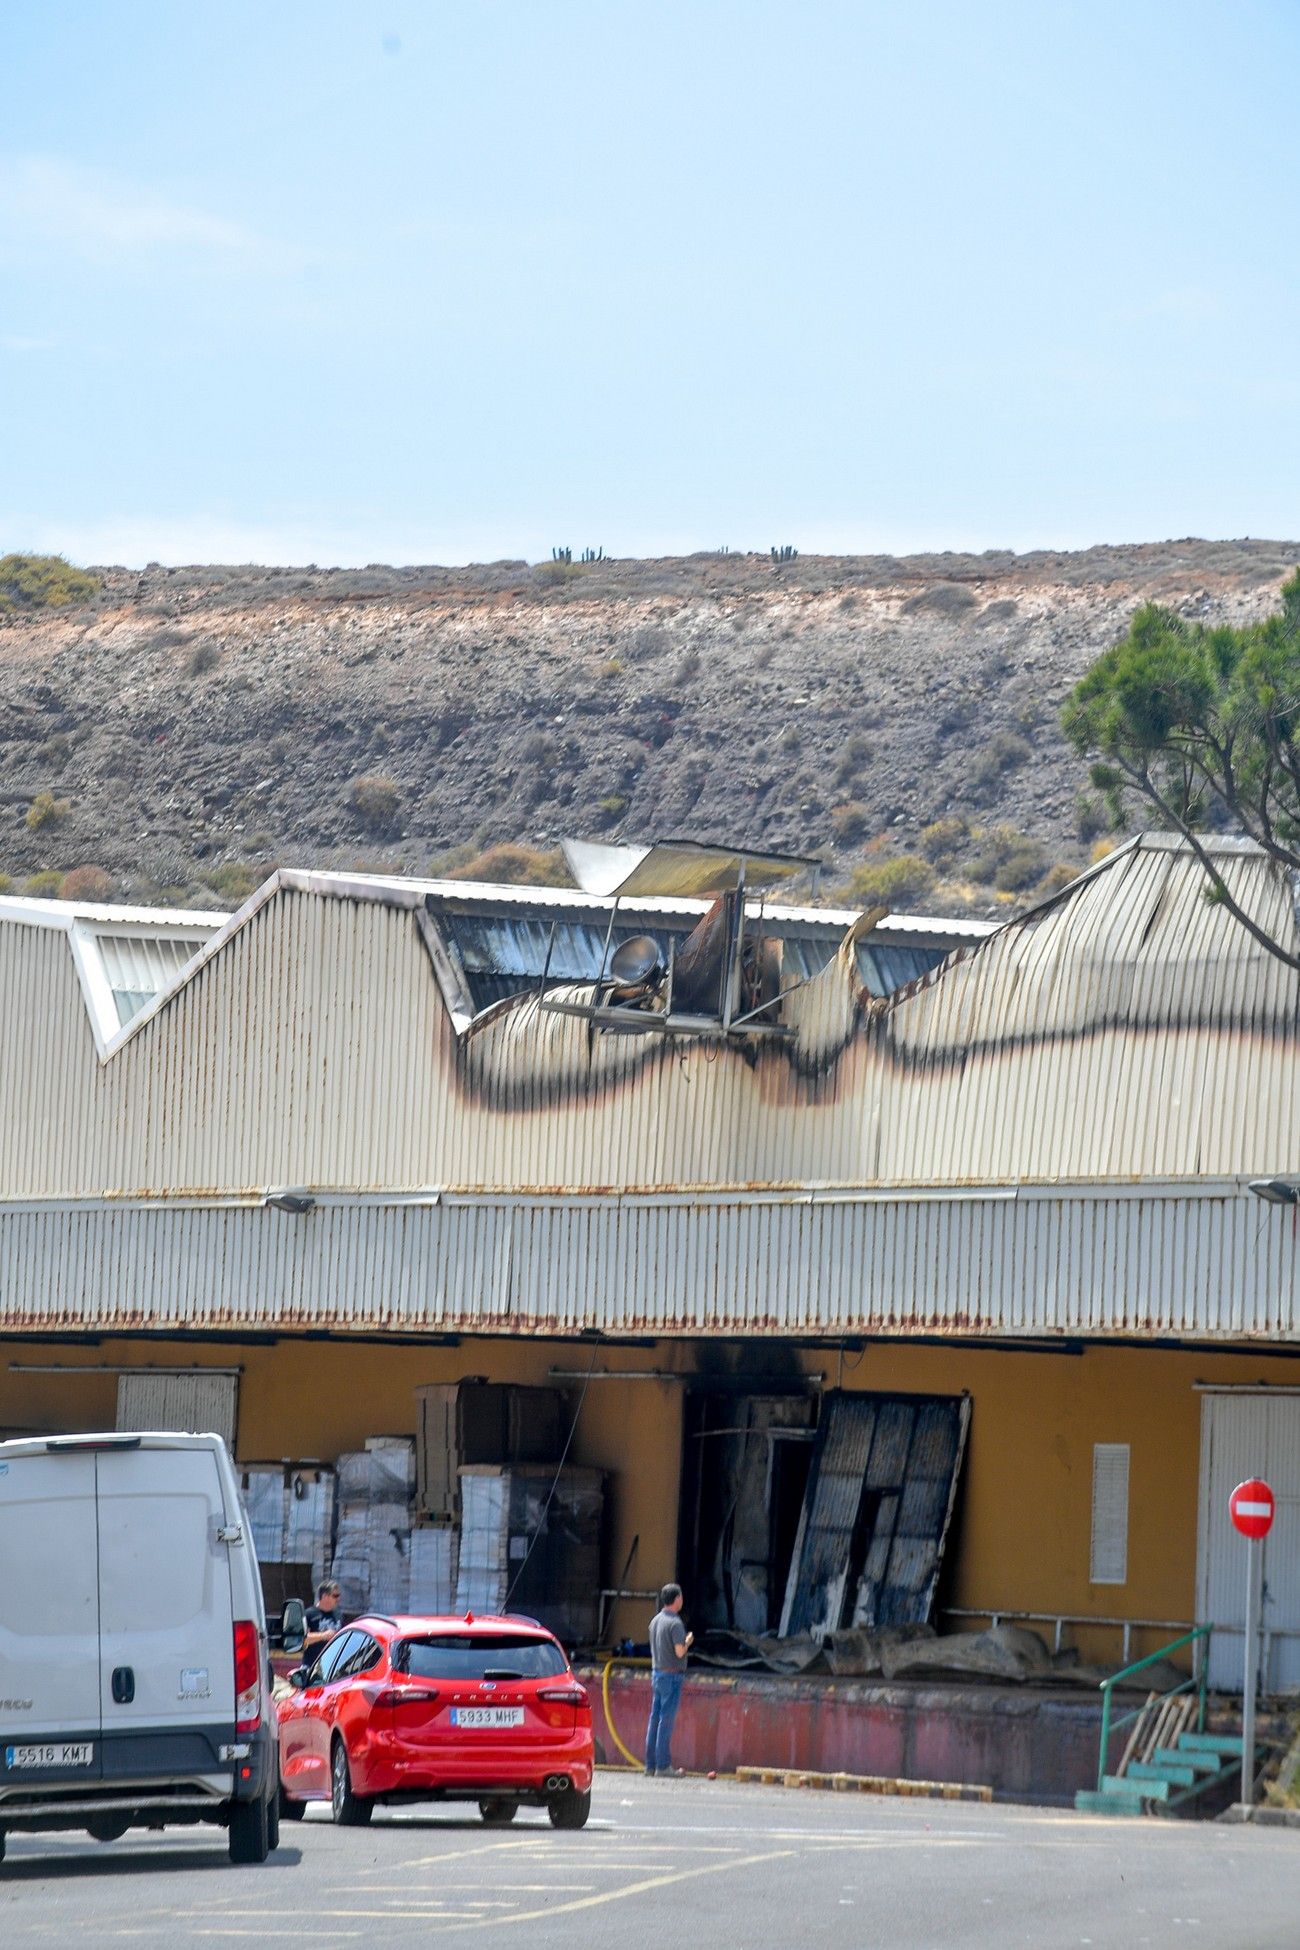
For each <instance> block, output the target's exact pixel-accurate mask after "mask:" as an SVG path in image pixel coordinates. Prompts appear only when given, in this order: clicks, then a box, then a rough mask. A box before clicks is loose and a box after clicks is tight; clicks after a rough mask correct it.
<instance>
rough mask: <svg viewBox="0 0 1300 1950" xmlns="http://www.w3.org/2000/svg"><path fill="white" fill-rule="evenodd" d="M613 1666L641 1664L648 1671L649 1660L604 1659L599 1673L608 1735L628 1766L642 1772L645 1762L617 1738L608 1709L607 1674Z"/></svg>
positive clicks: (611, 1714) (612, 1717)
mask: <svg viewBox="0 0 1300 1950" xmlns="http://www.w3.org/2000/svg"><path fill="white" fill-rule="evenodd" d="M615 1666H641V1667H644V1668H645V1669H646V1670H647V1671H648V1670H649V1667H650V1661H649V1660H648V1659H607V1660H606V1661H605V1670H604V1671H603V1672H602V1673H601V1675H600V1699H601V1704H602V1706H603V1707H604V1709H605V1725H606V1726H607V1727H608V1729H609V1737H610V1739H611V1740H612V1741H613V1742H614V1745H615V1746H616V1747H617V1748H618V1751H619V1752H620V1754H622V1756H623V1758H624V1760H625V1761H626V1762H627V1763H628V1765H629V1767H636V1768H639V1769H640V1770H641V1772H642V1773H644V1772H645V1762H644V1761H643V1760H638V1759H637V1757H636V1755H635V1754H634V1753H633V1752H632V1749H631V1748H630V1747H626V1746H624V1744H623V1742H622V1740H620V1738H619V1732H618V1728H617V1727H616V1726H615V1725H614V1715H613V1713H612V1712H611V1711H610V1704H609V1675H610V1673H611V1672H613V1670H614V1668H615Z"/></svg>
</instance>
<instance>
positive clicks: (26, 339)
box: [0, 332, 54, 352]
mask: <svg viewBox="0 0 1300 1950" xmlns="http://www.w3.org/2000/svg"><path fill="white" fill-rule="evenodd" d="M53 348H54V340H53V339H40V338H34V337H32V336H31V335H30V334H28V333H26V332H0V352H50V351H52V350H53Z"/></svg>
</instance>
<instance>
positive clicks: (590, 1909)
mask: <svg viewBox="0 0 1300 1950" xmlns="http://www.w3.org/2000/svg"><path fill="white" fill-rule="evenodd" d="M281 1835H282V1838H283V1839H282V1844H281V1847H280V1848H279V1850H278V1851H277V1852H276V1854H275V1855H273V1856H272V1857H271V1859H270V1861H269V1862H268V1863H267V1864H266V1865H265V1866H263V1867H258V1868H238V1869H237V1868H232V1867H231V1865H230V1863H229V1862H228V1860H227V1858H226V1850H225V1838H224V1836H223V1835H222V1834H221V1833H220V1831H218V1830H216V1829H189V1830H185V1829H177V1830H172V1831H169V1832H167V1833H165V1834H162V1835H147V1834H142V1835H140V1836H139V1837H136V1836H126V1837H124V1838H123V1839H122V1840H121V1841H118V1842H111V1843H107V1844H103V1845H100V1844H97V1843H95V1842H93V1841H91V1840H90V1839H89V1837H87V1836H75V1835H69V1836H62V1835H41V1836H35V1835H34V1836H21V1835H12V1836H10V1838H9V1850H8V1855H7V1857H6V1859H5V1861H4V1863H3V1865H2V1866H0V1945H3V1946H5V1950H12V1947H13V1946H19V1945H21V1946H27V1945H36V1944H85V1945H88V1946H89V1945H93V1946H96V1950H98V1946H99V1945H101V1944H103V1945H108V1944H118V1943H126V1944H129V1943H140V1944H143V1945H146V1946H147V1945H153V1944H166V1945H168V1946H174V1945H192V1944H193V1945H197V1944H202V1945H210V1944H212V1943H214V1942H221V1941H225V1942H230V1943H237V1942H241V1941H242V1942H245V1943H258V1942H265V1943H268V1944H269V1943H271V1942H272V1941H273V1940H274V1941H282V1940H286V1939H292V1940H293V1941H295V1942H299V1943H303V1944H310V1945H312V1946H313V1950H332V1946H335V1945H337V1946H340V1950H344V1946H349V1945H352V1944H357V1943H363V1944H365V1945H367V1946H368V1947H373V1950H399V1947H400V1950H407V1946H415V1945H417V1944H427V1943H429V1942H440V1941H441V1940H442V1939H443V1938H446V1939H447V1940H448V1941H449V1942H453V1943H454V1942H466V1943H468V1942H470V1941H472V1939H473V1938H474V1937H475V1936H476V1935H477V1936H479V1937H480V1938H481V1937H482V1936H483V1935H484V1934H485V1933H487V1934H490V1935H491V1936H492V1937H493V1938H494V1939H495V1940H496V1942H497V1943H499V1944H505V1945H512V1944H516V1943H517V1944H519V1945H521V1946H522V1945H526V1946H528V1950H534V1946H535V1947H536V1950H560V1946H564V1950H572V1946H574V1945H575V1944H577V1945H582V1944H589V1943H592V1942H596V1941H598V1942H599V1943H600V1944H601V1946H602V1950H645V1946H646V1945H648V1944H650V1945H653V1944H664V1943H673V1944H679V1945H682V1946H683V1947H684V1950H697V1946H707V1947H708V1950H730V1946H732V1945H744V1946H745V1947H746V1950H820V1946H827V1947H828V1950H829V1947H830V1946H834V1950H873V1947H874V1946H881V1950H886V1946H887V1950H940V1947H942V1950H954V1947H957V1950H968V1947H969V1950H1008V1946H1012V1945H1022V1944H1024V1945H1032V1946H1034V1950H1058V1946H1060V1947H1061V1950H1064V1947H1065V1946H1071V1950H1073V1946H1078V1945H1083V1946H1091V1950H1141V1946H1147V1945H1150V1946H1153V1950H1164V1947H1165V1946H1167V1945H1179V1946H1207V1947H1208V1946H1214V1950H1272V1946H1286V1950H1295V1946H1296V1944H1297V1943H1298V1942H1300V1834H1297V1833H1293V1832H1291V1831H1287V1830H1277V1829H1256V1828H1234V1827H1227V1826H1216V1825H1215V1824H1212V1823H1194V1822H1180V1821H1173V1820H1167V1821H1157V1820H1151V1821H1112V1820H1106V1819H1103V1818H1099V1817H1093V1818H1085V1817H1082V1816H1075V1815H1073V1814H1070V1813H1066V1812H1064V1811H1060V1812H1058V1811H1048V1810H1041V1809H1027V1808H1019V1807H1000V1806H993V1807H983V1806H978V1805H968V1804H958V1803H951V1802H942V1801H898V1800H887V1799H883V1798H878V1797H875V1796H866V1795H857V1794H834V1793H821V1792H815V1791H810V1790H794V1789H788V1788H769V1787H757V1786H740V1785H737V1784H736V1783H735V1782H729V1781H716V1782H715V1781H704V1780H697V1779H690V1780H660V1781H645V1780H642V1779H641V1778H640V1777H639V1776H638V1777H636V1778H632V1777H629V1776H627V1775H622V1774H617V1773H611V1772H602V1773H600V1774H599V1775H598V1776H597V1781H596V1791H595V1797H594V1807H593V1813H592V1819H591V1821H590V1823H589V1824H588V1826H587V1827H586V1828H585V1829H584V1830H582V1831H581V1832H580V1833H578V1834H563V1833H559V1832H557V1831H556V1830H554V1829H552V1828H551V1826H550V1824H549V1822H548V1821H547V1819H546V1816H545V1815H544V1814H537V1813H532V1812H526V1813H524V1814H522V1815H520V1817H519V1818H518V1820H517V1821H516V1822H515V1824H514V1825H513V1826H512V1827H511V1828H508V1829H486V1828H484V1826H483V1825H482V1823H481V1822H480V1821H479V1820H478V1818H477V1815H476V1814H474V1813H473V1812H472V1811H470V1810H468V1809H461V1808H449V1809H447V1810H446V1811H445V1812H443V1811H439V1810H430V1811H428V1812H426V1811H424V1810H422V1809H420V1810H408V1809H403V1810H401V1811H400V1812H399V1811H391V1812H389V1811H380V1812H379V1813H377V1814H376V1816H375V1818H374V1820H373V1822H372V1823H371V1825H370V1827H369V1828H360V1829H357V1828H353V1829H338V1828H334V1827H332V1826H331V1824H330V1822H329V1819H328V1816H327V1813H326V1811H325V1810H324V1808H320V1809H315V1808H313V1809H311V1810H310V1811H309V1812H308V1815H307V1818H306V1820H305V1821H302V1822H299V1823H296V1824H292V1825H291V1824H289V1823H286V1824H284V1826H283V1827H282V1829H281Z"/></svg>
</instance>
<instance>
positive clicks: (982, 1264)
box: [0, 1185, 1300, 1342]
mask: <svg viewBox="0 0 1300 1950" xmlns="http://www.w3.org/2000/svg"><path fill="white" fill-rule="evenodd" d="M0 1316H2V1317H3V1321H4V1325H5V1326H6V1327H7V1328H8V1329H9V1330H11V1331H14V1330H20V1329H21V1330H43V1329H45V1328H69V1327H80V1328H96V1329H104V1330H109V1329H112V1328H130V1327H144V1326H147V1327H151V1328H158V1329H166V1328H171V1327H179V1328H205V1329H211V1328H218V1329H230V1328H245V1327H246V1328H255V1329H265V1328H276V1327H279V1328H284V1329H286V1330H292V1329H293V1328H295V1327H302V1328H320V1327H329V1328H334V1329H338V1330H342V1331H348V1330H357V1331H359V1330H368V1331H373V1330H375V1329H385V1328H393V1329H402V1330H409V1329H416V1330H429V1331H438V1330H460V1331H465V1332H484V1331H492V1332H501V1331H518V1332H523V1333H543V1332H559V1333H564V1334H570V1333H573V1332H575V1331H576V1330H578V1329H580V1328H583V1327H596V1328H600V1329H602V1330H604V1331H606V1332H609V1333H614V1334H619V1333H647V1332H653V1333H666V1334H676V1333H681V1334H695V1333H701V1332H705V1333H708V1332H724V1333H736V1334H762V1333H774V1334H796V1335H828V1336H834V1335H837V1334H844V1333H856V1332H867V1333H881V1334H891V1333H898V1334H912V1333H940V1334H947V1333H957V1334H963V1335H965V1334H973V1335H990V1336H998V1337H1015V1336H1026V1337H1034V1338H1043V1337H1051V1336H1056V1335H1060V1336H1067V1335H1068V1336H1077V1337H1080V1338H1088V1337H1097V1338H1106V1337H1108V1336H1130V1335H1136V1336H1143V1337H1145V1336H1151V1335H1169V1336H1176V1337H1180V1338H1187V1339H1193V1340H1204V1341H1215V1340H1221V1341H1234V1342H1239V1341H1242V1340H1249V1339H1253V1338H1258V1339H1261V1340H1263V1339H1271V1340H1294V1339H1296V1338H1298V1337H1300V1294H1298V1292H1297V1273H1296V1255H1295V1249H1294V1244H1293V1241H1292V1238H1291V1228H1290V1225H1289V1223H1284V1222H1282V1221H1281V1220H1279V1219H1278V1218H1277V1217H1275V1216H1273V1215H1270V1214H1267V1213H1264V1212H1263V1211H1262V1210H1261V1208H1260V1206H1259V1204H1258V1202H1257V1201H1256V1200H1255V1199H1253V1198H1251V1197H1250V1195H1249V1194H1248V1193H1247V1192H1246V1190H1245V1189H1244V1187H1242V1186H1240V1185H1217V1186H1215V1185H1210V1186H1207V1187H1205V1188H1203V1189H1202V1190H1201V1191H1199V1192H1190V1191H1186V1190H1185V1191H1182V1192H1179V1191H1178V1190H1177V1189H1174V1188H1168V1189H1166V1190H1164V1191H1153V1192H1150V1193H1144V1194H1142V1195H1138V1194H1135V1193H1134V1192H1132V1191H1130V1190H1127V1189H1126V1188H1124V1187H1113V1188H1111V1189H1110V1190H1109V1191H1105V1192H1098V1193H1097V1194H1095V1195H1090V1194H1085V1195H1081V1196H1077V1197H1076V1196H1067V1195H1063V1194H1060V1193H1059V1192H1056V1191H1053V1190H1051V1189H1050V1188H1034V1189H1032V1190H1029V1189H1025V1190H1022V1191H1021V1192H1020V1193H1019V1194H1017V1195H1015V1196H1001V1197H999V1196H996V1195H995V1196H991V1197H983V1198H980V1197H974V1196H971V1197H968V1198H965V1199H956V1200H953V1199H947V1198H942V1197H918V1198H906V1197H900V1198H892V1197H865V1198H854V1197H852V1196H849V1197H844V1198H835V1197H830V1198H818V1197H816V1196H813V1195H807V1196H798V1195H791V1196H784V1197H783V1196H780V1195H761V1194H758V1195H751V1196H746V1195H735V1196H722V1197H704V1196H663V1197H654V1196H647V1197H635V1196H632V1197H628V1196H623V1197H605V1198H601V1197H567V1198H564V1197H557V1198H523V1197H521V1198H506V1197H495V1196H492V1195H487V1196H481V1197H480V1196H473V1195H467V1196H461V1197H455V1196H446V1197H444V1198H442V1199H441V1200H440V1201H439V1202H438V1203H436V1204H416V1203H408V1204H394V1203H385V1202H383V1201H379V1200H376V1201H364V1200H342V1201H339V1202H323V1203H321V1204H319V1205H318V1206H317V1207H316V1208H315V1210H313V1211H311V1212H309V1213H307V1214H305V1215H303V1216H300V1217H298V1216H293V1215H291V1214H287V1213H283V1212H279V1211H275V1210H267V1209H264V1208H262V1207H261V1206H217V1207H212V1206H208V1207H204V1206H200V1205H183V1204H182V1205H175V1204H170V1203H160V1204H156V1205H135V1204H116V1203H85V1204H81V1205H76V1206H73V1207H71V1208H69V1207H66V1206H64V1207H60V1206H29V1207H21V1206H10V1207H7V1208H3V1207H0Z"/></svg>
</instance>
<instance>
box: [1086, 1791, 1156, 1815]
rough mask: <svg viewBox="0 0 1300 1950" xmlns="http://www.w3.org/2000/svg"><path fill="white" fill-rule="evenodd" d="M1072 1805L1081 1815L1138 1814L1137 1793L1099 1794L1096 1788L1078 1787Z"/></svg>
mask: <svg viewBox="0 0 1300 1950" xmlns="http://www.w3.org/2000/svg"><path fill="white" fill-rule="evenodd" d="M1074 1805H1075V1807H1076V1808H1077V1809H1078V1811H1079V1813H1080V1814H1081V1815H1140V1814H1141V1812H1142V1797H1141V1795H1139V1794H1099V1793H1098V1792H1097V1790H1096V1788H1080V1789H1079V1791H1078V1793H1077V1794H1076V1795H1075V1797H1074Z"/></svg>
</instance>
